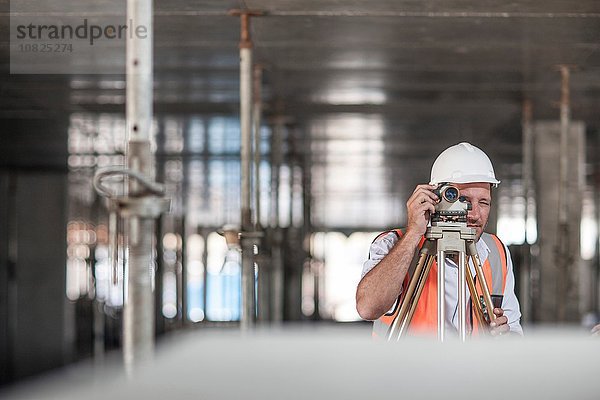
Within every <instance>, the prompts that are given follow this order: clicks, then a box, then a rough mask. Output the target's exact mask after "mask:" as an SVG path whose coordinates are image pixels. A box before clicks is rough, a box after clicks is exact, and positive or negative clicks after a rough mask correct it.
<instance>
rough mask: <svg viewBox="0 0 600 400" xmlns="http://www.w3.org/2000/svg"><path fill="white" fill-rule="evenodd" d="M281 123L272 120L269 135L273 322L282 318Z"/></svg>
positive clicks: (281, 120) (278, 119)
mask: <svg viewBox="0 0 600 400" xmlns="http://www.w3.org/2000/svg"><path fill="white" fill-rule="evenodd" d="M282 124H283V119H282V118H277V119H276V120H275V121H274V126H273V129H272V130H271V132H272V137H271V199H270V203H271V204H270V211H271V212H270V213H271V216H270V224H271V227H272V229H273V236H272V241H271V266H270V268H271V289H272V292H271V293H272V295H271V302H272V303H271V304H272V307H271V310H272V313H271V319H272V321H273V322H276V323H278V322H281V321H282V320H283V314H284V311H283V285H284V276H283V259H282V257H283V255H282V249H281V246H282V242H283V232H282V231H281V229H280V227H279V183H280V169H281V158H282V155H281V153H282V132H281V131H282Z"/></svg>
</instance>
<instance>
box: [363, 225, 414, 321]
mask: <svg viewBox="0 0 600 400" xmlns="http://www.w3.org/2000/svg"><path fill="white" fill-rule="evenodd" d="M381 240H383V239H381ZM420 240H421V236H416V235H414V234H412V233H410V234H409V233H408V232H407V233H406V234H404V235H403V236H402V238H401V239H400V241H398V242H397V243H396V244H395V245H394V246H393V247H392V248H391V250H390V251H389V253H388V254H387V255H385V257H383V259H381V260H380V261H379V262H378V263H377V265H376V266H375V267H374V268H373V269H371V270H370V271H369V272H367V274H366V275H365V276H364V277H363V278H362V279H361V280H360V282H359V284H358V288H357V289H356V309H357V311H358V314H359V315H360V316H361V318H363V319H368V320H375V319H377V318H379V317H381V316H382V315H383V314H384V313H385V312H386V311H388V310H389V309H390V307H392V305H393V304H394V301H396V299H397V298H398V296H399V295H400V292H401V291H402V282H403V281H404V277H405V276H406V273H407V272H408V268H409V267H410V263H411V261H412V259H413V256H414V255H415V251H416V248H417V246H418V244H419V241H420ZM373 256H375V257H377V254H373V253H372V254H371V257H372V258H373ZM374 261H376V260H374Z"/></svg>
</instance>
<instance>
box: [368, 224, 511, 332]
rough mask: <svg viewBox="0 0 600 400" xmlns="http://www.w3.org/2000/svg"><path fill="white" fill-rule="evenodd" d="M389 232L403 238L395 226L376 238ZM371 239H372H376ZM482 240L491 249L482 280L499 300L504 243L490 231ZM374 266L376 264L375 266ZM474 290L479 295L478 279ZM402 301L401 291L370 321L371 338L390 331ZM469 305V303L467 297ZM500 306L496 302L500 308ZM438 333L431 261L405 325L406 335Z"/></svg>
mask: <svg viewBox="0 0 600 400" xmlns="http://www.w3.org/2000/svg"><path fill="white" fill-rule="evenodd" d="M390 232H394V233H395V234H396V235H397V236H398V239H400V238H401V237H402V231H401V230H400V229H394V230H391V231H387V232H383V233H382V234H380V235H378V236H377V238H375V240H377V239H379V238H380V237H382V236H383V235H386V234H388V233H390ZM375 240H374V241H375ZM481 240H483V241H484V242H485V243H486V244H487V246H488V248H489V249H490V253H489V255H488V257H487V259H486V260H485V262H484V263H483V266H482V267H483V273H484V275H485V280H486V282H487V286H488V290H489V291H490V294H491V295H492V298H495V299H499V300H501V299H502V297H503V295H504V288H505V286H506V274H507V270H508V269H507V254H506V251H505V249H504V244H502V242H501V241H500V239H498V237H497V236H496V235H492V234H489V233H485V232H484V233H483V234H482V235H481ZM424 242H425V237H423V238H421V242H420V244H419V248H421V246H423V243H424ZM417 258H418V257H417V256H415V257H414V258H413V261H412V264H411V268H410V269H409V272H408V273H407V274H406V277H405V278H404V282H403V284H402V288H403V290H402V292H403V293H405V292H406V290H407V288H408V284H409V282H410V274H411V272H412V271H411V270H414V266H415V265H416V262H417ZM375 268H377V266H375ZM476 288H477V293H478V294H481V293H482V290H481V284H480V282H479V281H476ZM401 300H402V294H401V295H400V296H398V300H397V301H396V303H395V305H394V307H393V308H392V310H391V311H390V312H388V313H386V314H384V315H382V316H381V317H379V319H377V320H376V321H374V322H373V337H374V338H385V337H387V334H388V333H389V330H390V327H391V325H392V323H393V321H394V319H395V318H396V315H398V312H399V311H400V303H401ZM469 305H471V302H470V300H469ZM499 306H500V305H496V307H499ZM473 312H474V311H473V310H471V321H470V322H471V326H472V332H471V333H472V334H477V332H478V329H479V326H478V322H477V318H475V315H474V314H473ZM435 332H437V263H436V262H435V261H434V262H433V265H432V266H431V270H430V272H429V276H428V277H427V280H426V281H425V286H424V287H423V292H422V293H421V297H420V298H419V302H418V304H417V308H416V309H415V313H414V315H413V318H412V320H411V323H410V326H409V327H408V334H413V335H415V334H416V335H422V334H429V335H433V334H435Z"/></svg>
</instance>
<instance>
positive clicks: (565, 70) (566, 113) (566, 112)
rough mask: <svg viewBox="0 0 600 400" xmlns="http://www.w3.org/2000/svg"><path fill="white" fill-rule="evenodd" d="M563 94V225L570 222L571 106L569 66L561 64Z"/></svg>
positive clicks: (561, 152) (561, 134)
mask: <svg viewBox="0 0 600 400" xmlns="http://www.w3.org/2000/svg"><path fill="white" fill-rule="evenodd" d="M560 74H561V86H560V87H561V96H560V189H559V190H560V191H559V207H558V222H559V224H561V225H563V224H566V223H567V222H568V201H567V193H568V186H567V185H568V181H567V179H568V175H567V174H568V167H569V123H570V118H571V108H570V104H569V77H570V71H569V67H567V66H565V65H561V66H560Z"/></svg>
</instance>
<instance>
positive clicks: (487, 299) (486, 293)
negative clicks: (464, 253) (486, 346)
mask: <svg viewBox="0 0 600 400" xmlns="http://www.w3.org/2000/svg"><path fill="white" fill-rule="evenodd" d="M467 250H468V253H469V256H470V257H471V259H472V260H473V265H474V266H475V274H476V275H477V279H479V283H480V285H481V291H482V295H483V302H484V303H485V307H486V308H487V312H488V316H489V318H490V321H489V322H492V321H494V320H495V319H496V314H494V303H492V296H490V290H489V289H488V285H487V281H486V280H485V275H484V273H483V268H481V261H480V260H479V255H478V254H477V249H476V247H475V242H469V243H468V245H467Z"/></svg>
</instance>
